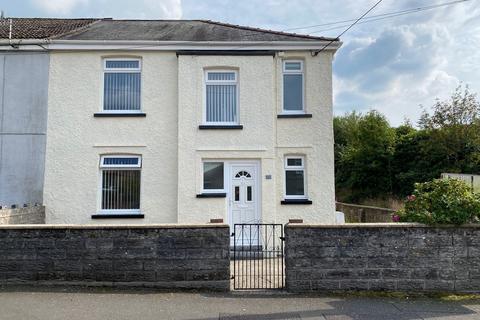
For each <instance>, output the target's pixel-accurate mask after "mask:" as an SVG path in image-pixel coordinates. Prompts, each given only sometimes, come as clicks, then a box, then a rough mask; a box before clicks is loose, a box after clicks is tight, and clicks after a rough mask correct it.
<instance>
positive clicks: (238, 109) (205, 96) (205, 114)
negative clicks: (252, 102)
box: [202, 69, 240, 126]
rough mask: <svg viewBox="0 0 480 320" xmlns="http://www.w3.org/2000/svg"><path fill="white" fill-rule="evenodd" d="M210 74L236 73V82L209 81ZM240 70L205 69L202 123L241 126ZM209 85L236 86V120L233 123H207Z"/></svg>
mask: <svg viewBox="0 0 480 320" xmlns="http://www.w3.org/2000/svg"><path fill="white" fill-rule="evenodd" d="M209 73H234V74H235V81H233V80H208V74H209ZM238 77H239V72H238V69H205V70H204V72H203V112H202V114H203V115H202V123H203V124H204V125H209V126H235V125H238V124H240V82H239V79H238ZM209 84H235V95H236V99H235V104H236V106H235V107H236V108H235V113H236V115H237V117H236V120H235V121H232V122H228V121H222V122H215V121H207V85H209Z"/></svg>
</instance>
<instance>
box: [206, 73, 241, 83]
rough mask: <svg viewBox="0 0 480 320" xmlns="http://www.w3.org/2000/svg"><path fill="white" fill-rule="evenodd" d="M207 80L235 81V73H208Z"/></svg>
mask: <svg viewBox="0 0 480 320" xmlns="http://www.w3.org/2000/svg"><path fill="white" fill-rule="evenodd" d="M208 80H220V81H222V80H223V81H225V80H230V81H235V72H209V73H208Z"/></svg>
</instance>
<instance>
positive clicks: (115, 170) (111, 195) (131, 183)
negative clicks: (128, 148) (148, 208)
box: [100, 155, 142, 214]
mask: <svg viewBox="0 0 480 320" xmlns="http://www.w3.org/2000/svg"><path fill="white" fill-rule="evenodd" d="M141 168H142V157H141V156H132V155H105V156H101V157H100V171H101V178H100V210H101V213H103V214H109V213H113V214H122V213H125V214H135V213H140V173H141Z"/></svg>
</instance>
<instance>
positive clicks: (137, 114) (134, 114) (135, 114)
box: [93, 112, 147, 118]
mask: <svg viewBox="0 0 480 320" xmlns="http://www.w3.org/2000/svg"><path fill="white" fill-rule="evenodd" d="M93 116H94V117H95V118H108V117H111V118H124V117H132V118H138V117H146V116H147V114H146V113H143V112H132V113H128V112H125V113H124V112H118V113H117V112H97V113H94V114H93Z"/></svg>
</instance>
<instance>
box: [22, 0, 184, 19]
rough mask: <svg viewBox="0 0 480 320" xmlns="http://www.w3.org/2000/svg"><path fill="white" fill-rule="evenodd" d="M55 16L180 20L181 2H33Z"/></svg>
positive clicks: (66, 0)
mask: <svg viewBox="0 0 480 320" xmlns="http://www.w3.org/2000/svg"><path fill="white" fill-rule="evenodd" d="M30 1H31V2H32V3H33V5H34V6H35V7H37V8H38V9H40V10H41V11H42V12H43V13H45V14H47V15H51V16H64V17H71V16H74V17H82V16H83V17H112V18H117V19H122V18H123V19H126V18H128V19H180V18H181V17H182V1H181V0H135V1H133V0H95V1H92V0H30Z"/></svg>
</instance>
